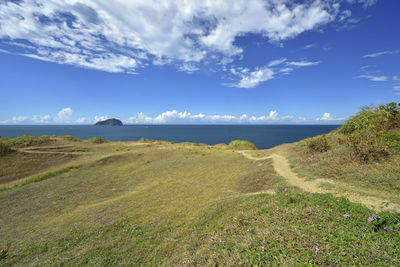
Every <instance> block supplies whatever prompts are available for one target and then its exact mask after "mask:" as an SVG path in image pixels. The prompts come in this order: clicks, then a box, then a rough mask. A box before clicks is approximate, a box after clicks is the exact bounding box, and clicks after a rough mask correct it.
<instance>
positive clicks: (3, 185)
mask: <svg viewBox="0 0 400 267" xmlns="http://www.w3.org/2000/svg"><path fill="white" fill-rule="evenodd" d="M395 110H396V112H397V113H396V112H392V111H393V110H392V109H391V107H390V106H387V107H386V108H385V107H384V108H381V107H378V108H369V109H363V110H362V111H361V112H360V113H359V114H357V115H356V116H355V117H353V118H351V119H350V120H349V121H348V122H347V123H346V124H345V125H343V126H342V127H341V128H339V129H338V130H336V131H334V132H332V133H330V134H327V135H325V136H319V137H314V138H311V139H306V140H303V141H301V142H298V143H294V144H286V145H281V146H278V147H275V148H273V149H269V150H254V149H256V148H255V147H254V146H253V145H252V144H251V143H249V142H244V141H241V140H237V141H235V142H232V143H231V144H230V145H224V144H220V145H216V146H209V145H203V144H193V143H180V144H173V143H170V142H165V141H155V140H148V139H142V140H140V141H137V142H111V141H107V140H104V139H100V138H93V139H89V140H79V139H76V138H74V137H71V136H64V137H51V136H42V137H29V136H23V137H19V138H1V139H0V152H1V156H0V225H1V227H0V266H3V265H4V266H27V265H30V266H43V265H50V266H64V265H66V266H69V265H81V266H86V265H90V266H118V265H128V266H135V265H147V266H155V265H161V266H171V265H180V266H181V265H187V266H196V265H198V266H204V265H207V266H209V265H227V266H239V265H262V266H265V265H288V266H292V265H307V266H313V265H373V266H376V265H396V264H397V263H398V262H399V260H400V257H399V255H400V246H399V244H400V215H399V214H398V213H397V211H393V208H392V207H393V205H394V206H400V205H399V204H400V196H399V194H400V193H399V192H400V191H399V186H400V184H399V182H398V178H397V177H400V176H399V175H397V174H398V173H399V174H400V167H398V166H400V165H399V164H398V161H399V160H400V158H399V156H398V153H397V143H396V142H397V141H396V140H397V139H396V138H397V137H395V136H397V131H398V128H397V127H398V126H397V124H396V123H393V118H397V116H398V115H397V114H398V107H397V106H396V107H395ZM386 112H389V114H392V115H390V116H394V117H389V119H388V122H387V123H385V124H383V123H380V121H381V120H382V119H381V117H379V119H376V117H375V116H387V113H386ZM366 114H367V115H368V116H367V117H368V119H370V120H369V122H368V123H367V124H361V123H360V121H361V119H359V118H362V120H364V118H365V116H366ZM371 114H374V115H371ZM376 114H378V115H376ZM382 114H383V115H382ZM393 114H394V115H393ZM383 118H386V117H383ZM375 121H377V122H378V123H375ZM349 125H350V126H349ZM365 125H367V126H365ZM371 125H374V126H373V127H371ZM359 136H361V137H362V138H361V137H360V138H359V139H357V138H358V137H359ZM365 136H368V138H370V139H367V140H369V141H366V144H370V143H371V142H372V141H371V140H378V143H377V142H375V141H373V142H372V144H373V145H375V144H378V145H376V146H377V147H376V148H375V147H374V149H373V150H372V151H367V152H368V156H367V157H364V156H360V155H359V154H358V153H359V152H358V150H357V149H361V150H362V148H363V146H365V141H364V140H365ZM368 142H370V143H368ZM359 146H361V148H358V147H359ZM242 149H251V150H248V151H243V150H242ZM382 149H383V150H382ZM382 151H385V153H383V152H382ZM370 154H371V155H370ZM274 155H279V156H280V157H285V158H287V159H288V160H289V163H290V165H291V167H292V170H293V171H294V172H295V173H292V171H291V170H285V169H284V168H285V165H279V166H278V165H277V164H278V163H277V161H276V159H277V157H276V156H274ZM282 168H283V171H282ZM288 175H292V176H293V177H294V178H296V179H297V180H296V181H299V180H300V181H304V183H302V184H297V185H298V186H293V185H294V184H293V179H292V180H291V179H289V178H290V177H288ZM297 175H299V176H300V177H297ZM396 175H397V177H395V176H396ZM293 177H292V178H293ZM301 177H304V179H302V178H301ZM320 180H321V181H323V182H322V183H321V184H319V181H320ZM308 186H310V189H308ZM311 186H313V187H311ZM311 189H312V190H311ZM307 191H310V192H312V193H309V192H307ZM327 192H328V193H327ZM343 196H347V197H348V198H349V199H356V200H359V201H356V202H359V203H353V202H350V201H349V200H348V199H347V198H345V197H343ZM355 196H358V198H355ZM368 199H374V200H376V199H381V200H383V199H384V200H385V201H387V202H383V203H379V205H376V206H374V204H376V203H377V202H376V201H375V202H368V201H367V200H368ZM371 203H372V204H371ZM8 243H9V246H7V244H8ZM2 249H3V251H1V250H2Z"/></svg>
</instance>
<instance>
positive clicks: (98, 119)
mask: <svg viewBox="0 0 400 267" xmlns="http://www.w3.org/2000/svg"><path fill="white" fill-rule="evenodd" d="M107 119H108V116H94V122H95V123H96V122H98V121H104V120H107Z"/></svg>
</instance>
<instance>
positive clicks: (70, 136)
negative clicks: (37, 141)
mask: <svg viewBox="0 0 400 267" xmlns="http://www.w3.org/2000/svg"><path fill="white" fill-rule="evenodd" d="M63 138H64V139H65V140H68V141H73V142H79V141H81V139H78V138H76V137H75V136H72V135H64V136H63Z"/></svg>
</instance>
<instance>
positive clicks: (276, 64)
mask: <svg viewBox="0 0 400 267" xmlns="http://www.w3.org/2000/svg"><path fill="white" fill-rule="evenodd" d="M286 60H287V59H286V58H280V59H276V60H272V61H270V62H268V67H274V66H278V65H280V64H282V63H284V62H285V61H286Z"/></svg>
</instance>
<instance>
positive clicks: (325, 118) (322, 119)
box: [316, 112, 345, 121]
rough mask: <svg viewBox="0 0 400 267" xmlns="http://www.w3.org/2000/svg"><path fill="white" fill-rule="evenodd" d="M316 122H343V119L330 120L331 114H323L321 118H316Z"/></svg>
mask: <svg viewBox="0 0 400 267" xmlns="http://www.w3.org/2000/svg"><path fill="white" fill-rule="evenodd" d="M316 120H317V121H344V120H345V119H344V118H332V117H331V114H330V113H328V112H325V113H324V114H323V115H322V117H320V118H317V119H316Z"/></svg>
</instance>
